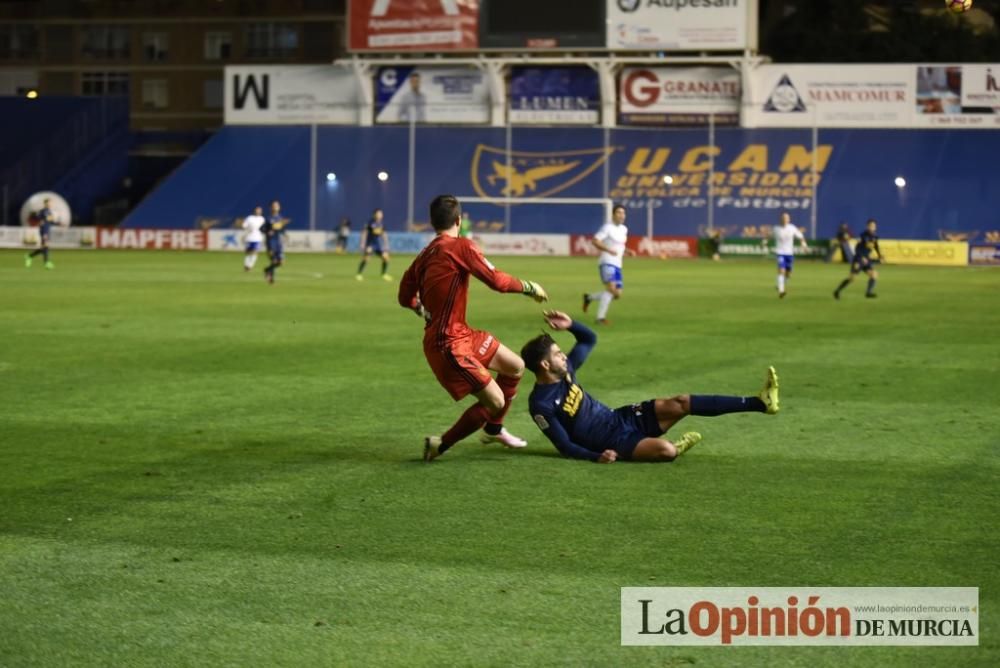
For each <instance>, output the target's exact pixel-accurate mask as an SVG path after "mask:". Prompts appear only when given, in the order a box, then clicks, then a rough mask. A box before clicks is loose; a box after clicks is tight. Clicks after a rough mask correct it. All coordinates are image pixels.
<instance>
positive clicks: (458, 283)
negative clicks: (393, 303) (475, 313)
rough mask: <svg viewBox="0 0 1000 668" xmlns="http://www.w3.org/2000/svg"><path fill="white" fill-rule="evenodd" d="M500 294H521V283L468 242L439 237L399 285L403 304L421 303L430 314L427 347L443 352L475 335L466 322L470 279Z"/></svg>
mask: <svg viewBox="0 0 1000 668" xmlns="http://www.w3.org/2000/svg"><path fill="white" fill-rule="evenodd" d="M470 274H472V275H473V276H475V277H476V278H478V279H479V280H480V281H482V282H483V283H485V284H486V285H488V286H489V287H490V288H491V289H493V290H496V291H497V292H521V291H522V289H523V286H522V284H521V281H520V280H518V279H516V278H514V277H513V276H511V275H510V274H505V273H504V272H502V271H500V270H499V269H497V268H496V267H494V266H493V265H492V264H490V262H489V261H488V260H487V259H486V258H484V257H483V254H482V252H481V251H480V250H479V247H478V246H476V245H475V244H474V243H472V242H471V241H470V240H468V239H463V238H459V237H451V236H448V235H446V234H439V235H438V236H436V237H435V238H434V240H433V241H431V242H430V243H429V244H427V247H426V248H424V250H422V251H421V252H420V254H419V255H418V256H417V257H416V259H414V260H413V263H412V264H411V265H410V266H409V268H408V269H407V270H406V273H404V274H403V278H402V280H401V281H400V282H399V304H400V306H403V307H405V308H415V307H416V305H417V300H418V299H419V300H420V303H422V304H423V306H424V308H425V309H427V311H428V312H429V313H430V321H429V322H428V323H427V326H426V328H425V330H424V346H425V347H433V348H436V349H438V350H443V349H445V348H447V347H448V346H449V344H450V343H451V342H453V341H455V340H458V339H462V338H465V337H467V336H469V335H470V334H472V328H470V327H469V325H468V324H467V323H466V322H465V307H466V303H467V301H468V296H469V275H470Z"/></svg>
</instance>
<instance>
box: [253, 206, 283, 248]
mask: <svg viewBox="0 0 1000 668" xmlns="http://www.w3.org/2000/svg"><path fill="white" fill-rule="evenodd" d="M287 222H288V221H287V220H286V219H285V218H283V217H282V216H281V214H272V215H270V216H268V217H267V220H265V221H264V224H263V225H261V226H260V231H261V232H263V233H264V238H265V239H266V240H267V246H268V248H273V247H275V246H281V241H282V239H281V238H282V236H284V234H285V224H286V223H287Z"/></svg>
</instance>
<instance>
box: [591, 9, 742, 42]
mask: <svg viewBox="0 0 1000 668" xmlns="http://www.w3.org/2000/svg"><path fill="white" fill-rule="evenodd" d="M756 20H757V2H756V0H608V14H607V24H608V38H607V46H608V48H609V49H612V50H615V51H621V50H638V51H655V50H659V49H663V50H671V51H712V50H743V49H746V48H750V49H754V48H756V41H757V40H756V37H755V36H756Z"/></svg>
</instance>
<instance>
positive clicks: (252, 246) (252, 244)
mask: <svg viewBox="0 0 1000 668" xmlns="http://www.w3.org/2000/svg"><path fill="white" fill-rule="evenodd" d="M259 250H260V242H259V241H248V242H247V252H248V253H256V252H257V251H259Z"/></svg>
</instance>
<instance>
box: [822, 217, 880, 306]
mask: <svg viewBox="0 0 1000 668" xmlns="http://www.w3.org/2000/svg"><path fill="white" fill-rule="evenodd" d="M877 227H878V223H876V222H875V219H874V218H869V219H868V224H867V225H866V226H865V231H864V232H862V233H861V238H860V239H858V243H857V245H856V246H855V247H854V261H853V262H852V263H851V273H850V274H848V275H847V278H845V279H844V280H843V281H841V282H840V285H838V286H837V289H836V290H834V291H833V297H834V299H840V291H841V290H843V289H844V288H846V287H847V286H848V285H850V284H851V281H853V280H854V277H855V276H856V275H857V274H859V273H861V272H862V271H863V272H865V273H866V274H868V289H867V290H865V297H868V298H870V299H874V298H875V297H876V296H877V295H876V294H875V281H876V280H878V272H877V271H875V264H876V263H878V262H881V260H882V249H880V248H879V247H878V235H877V234H876V233H875V231H876V228H877ZM876 256H877V257H876Z"/></svg>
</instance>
